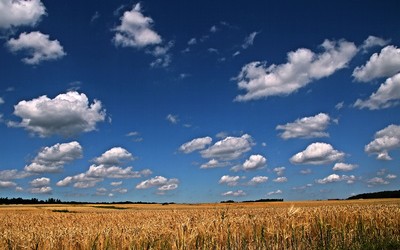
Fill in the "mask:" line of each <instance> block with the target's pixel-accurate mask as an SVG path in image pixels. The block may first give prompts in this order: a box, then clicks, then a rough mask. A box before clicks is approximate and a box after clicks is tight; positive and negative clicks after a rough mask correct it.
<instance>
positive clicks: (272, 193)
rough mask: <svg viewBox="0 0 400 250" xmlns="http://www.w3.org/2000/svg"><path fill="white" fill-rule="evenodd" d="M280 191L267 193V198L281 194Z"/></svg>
mask: <svg viewBox="0 0 400 250" xmlns="http://www.w3.org/2000/svg"><path fill="white" fill-rule="evenodd" d="M282 193H283V192H282V190H280V189H278V190H276V191H271V192H268V193H267V196H271V195H275V194H282Z"/></svg>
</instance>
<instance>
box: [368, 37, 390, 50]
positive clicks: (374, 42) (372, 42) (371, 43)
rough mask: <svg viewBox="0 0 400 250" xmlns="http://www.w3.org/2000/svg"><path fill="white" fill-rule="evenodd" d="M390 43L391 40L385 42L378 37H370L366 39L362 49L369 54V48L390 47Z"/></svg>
mask: <svg viewBox="0 0 400 250" xmlns="http://www.w3.org/2000/svg"><path fill="white" fill-rule="evenodd" d="M389 43H390V40H384V39H383V38H380V37H376V36H368V38H367V39H365V41H364V42H363V44H362V45H361V49H362V50H363V51H364V52H367V50H368V49H369V48H372V47H376V46H379V47H383V46H386V45H388V44H389Z"/></svg>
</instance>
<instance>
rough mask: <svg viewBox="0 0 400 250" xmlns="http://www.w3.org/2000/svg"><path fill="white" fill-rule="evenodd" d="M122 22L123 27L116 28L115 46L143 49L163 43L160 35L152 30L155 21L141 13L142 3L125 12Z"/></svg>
mask: <svg viewBox="0 0 400 250" xmlns="http://www.w3.org/2000/svg"><path fill="white" fill-rule="evenodd" d="M120 20H121V25H119V26H117V27H116V28H115V31H116V33H115V36H114V38H113V42H114V44H115V46H121V47H134V48H143V47H146V46H148V45H155V44H160V43H161V42H162V39H161V37H160V35H158V34H157V33H156V32H155V31H154V30H153V29H152V24H153V19H152V18H150V17H145V16H144V15H143V14H142V13H141V6H140V3H138V4H136V5H135V6H133V8H132V10H130V11H125V12H124V14H123V16H122V17H121V18H120Z"/></svg>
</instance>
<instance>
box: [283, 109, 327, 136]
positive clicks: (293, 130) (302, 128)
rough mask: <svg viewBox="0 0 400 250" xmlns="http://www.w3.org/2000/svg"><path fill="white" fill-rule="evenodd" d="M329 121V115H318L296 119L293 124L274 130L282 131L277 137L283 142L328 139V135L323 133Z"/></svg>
mask: <svg viewBox="0 0 400 250" xmlns="http://www.w3.org/2000/svg"><path fill="white" fill-rule="evenodd" d="M330 120H331V119H330V117H329V115H327V114H325V113H319V114H318V115H315V116H310V117H304V118H301V119H296V120H295V121H294V122H293V123H286V124H285V125H278V126H277V127H276V129H277V130H283V132H282V133H281V134H279V135H280V137H281V138H282V139H285V140H287V139H292V138H317V137H329V134H328V133H327V132H325V130H326V128H327V127H328V125H329V123H330Z"/></svg>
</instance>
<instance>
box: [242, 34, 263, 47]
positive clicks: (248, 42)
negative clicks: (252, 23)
mask: <svg viewBox="0 0 400 250" xmlns="http://www.w3.org/2000/svg"><path fill="white" fill-rule="evenodd" d="M258 34H259V32H252V33H250V34H249V35H248V36H247V37H246V38H245V39H244V43H243V44H242V48H243V49H247V48H248V47H250V46H252V45H253V43H254V39H255V38H256V36H257V35H258Z"/></svg>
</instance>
